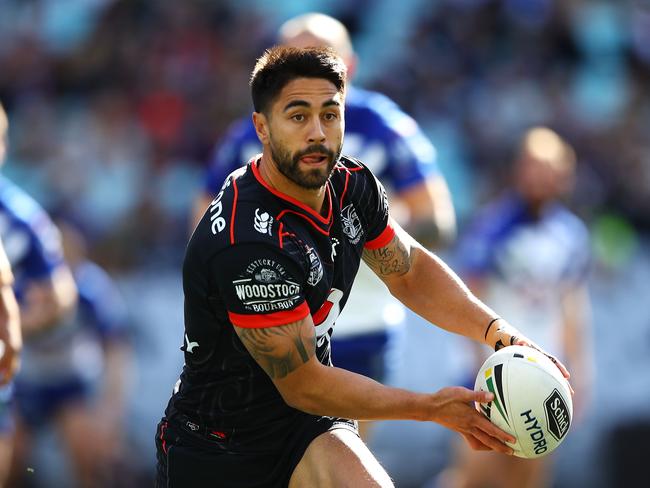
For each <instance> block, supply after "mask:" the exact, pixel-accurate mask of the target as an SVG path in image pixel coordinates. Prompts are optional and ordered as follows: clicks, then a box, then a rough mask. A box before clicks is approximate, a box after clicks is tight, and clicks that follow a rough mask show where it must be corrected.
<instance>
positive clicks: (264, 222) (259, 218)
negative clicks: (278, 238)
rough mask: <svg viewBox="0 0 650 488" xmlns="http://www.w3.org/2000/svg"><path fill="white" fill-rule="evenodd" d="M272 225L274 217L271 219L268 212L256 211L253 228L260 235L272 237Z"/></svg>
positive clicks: (257, 209)
mask: <svg viewBox="0 0 650 488" xmlns="http://www.w3.org/2000/svg"><path fill="white" fill-rule="evenodd" d="M271 224H273V217H271V216H270V215H269V214H268V212H261V213H260V209H259V208H256V209H255V220H254V221H253V227H254V228H255V230H256V231H257V232H259V233H260V234H268V235H271Z"/></svg>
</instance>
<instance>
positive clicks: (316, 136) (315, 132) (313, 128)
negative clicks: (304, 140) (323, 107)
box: [308, 117, 325, 144]
mask: <svg viewBox="0 0 650 488" xmlns="http://www.w3.org/2000/svg"><path fill="white" fill-rule="evenodd" d="M308 141H309V143H310V144H320V143H323V142H325V132H324V131H323V124H322V123H321V120H320V118H319V117H314V119H313V122H312V123H311V125H310V127H309V134H308Z"/></svg>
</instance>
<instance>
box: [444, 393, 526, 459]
mask: <svg viewBox="0 0 650 488" xmlns="http://www.w3.org/2000/svg"><path fill="white" fill-rule="evenodd" d="M433 399H434V418H433V420H434V421H435V422H437V423H439V424H441V425H443V426H445V427H447V428H448V429H452V430H455V431H456V432H458V433H459V434H460V435H462V436H463V437H464V438H465V440H466V441H467V443H468V444H469V445H470V447H471V448H472V449H474V450H477V451H497V452H502V453H504V454H509V455H510V454H512V452H513V451H512V448H511V447H509V446H508V445H506V444H505V443H506V442H510V443H514V442H515V441H516V439H515V438H514V437H513V436H512V435H510V434H508V433H507V432H504V431H503V430H501V429H499V428H498V427H497V426H496V425H494V424H493V423H492V422H490V421H489V420H488V419H487V418H486V417H485V416H484V415H482V414H481V413H479V412H478V410H476V408H474V402H478V403H488V402H491V401H492V400H493V399H494V395H493V394H492V393H490V392H484V391H472V390H469V389H467V388H463V387H461V386H453V387H447V388H443V389H442V390H440V391H438V392H437V393H434V394H433Z"/></svg>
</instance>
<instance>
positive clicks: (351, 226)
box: [341, 204, 363, 244]
mask: <svg viewBox="0 0 650 488" xmlns="http://www.w3.org/2000/svg"><path fill="white" fill-rule="evenodd" d="M341 224H342V227H343V233H344V234H345V235H346V236H347V238H348V239H349V240H350V243H352V244H356V243H358V242H359V241H360V240H361V237H362V236H363V228H362V227H361V221H360V220H359V216H358V215H357V211H356V210H355V208H354V205H352V204H349V205H347V206H346V207H343V210H341Z"/></svg>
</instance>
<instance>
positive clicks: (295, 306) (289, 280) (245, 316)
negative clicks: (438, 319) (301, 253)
mask: <svg viewBox="0 0 650 488" xmlns="http://www.w3.org/2000/svg"><path fill="white" fill-rule="evenodd" d="M211 267H212V272H213V275H214V276H215V277H216V280H217V287H218V288H219V292H220V295H221V297H222V298H223V300H224V305H225V308H226V311H227V313H228V317H229V319H230V321H231V322H232V324H233V325H235V326H237V327H245V328H266V327H275V326H279V325H285V324H288V323H291V322H296V321H298V320H301V319H304V318H305V317H306V316H307V315H308V314H309V313H310V310H309V306H308V305H307V301H306V299H305V294H304V290H305V281H306V274H305V271H304V270H303V269H302V267H301V266H300V265H299V264H298V263H297V262H296V261H295V260H294V259H293V258H292V257H291V256H289V255H288V254H286V253H283V252H282V251H281V250H279V249H276V248H274V247H272V246H270V245H267V244H262V243H250V244H241V245H236V246H232V247H230V248H229V249H227V250H225V251H222V252H221V253H219V254H218V255H217V256H215V257H214V258H213V260H212V262H211Z"/></svg>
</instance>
